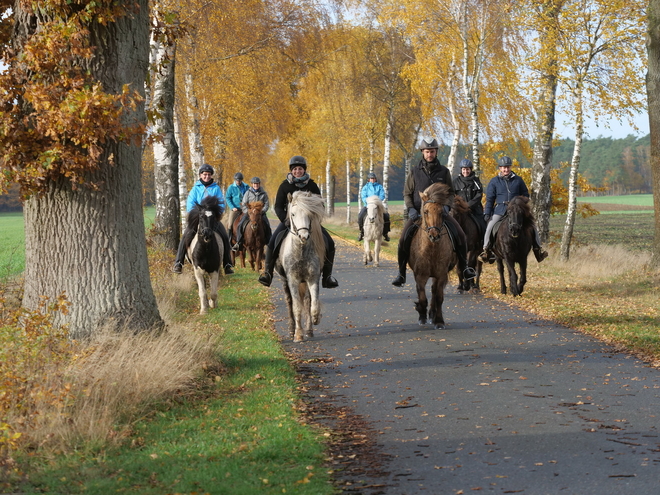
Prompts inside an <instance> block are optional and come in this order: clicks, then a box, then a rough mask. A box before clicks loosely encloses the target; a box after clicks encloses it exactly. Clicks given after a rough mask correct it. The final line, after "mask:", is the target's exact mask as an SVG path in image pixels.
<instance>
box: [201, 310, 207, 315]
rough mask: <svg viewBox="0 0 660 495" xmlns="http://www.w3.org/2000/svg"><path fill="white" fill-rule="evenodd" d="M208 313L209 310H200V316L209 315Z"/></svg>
mask: <svg viewBox="0 0 660 495" xmlns="http://www.w3.org/2000/svg"><path fill="white" fill-rule="evenodd" d="M208 312H209V311H208V309H200V310H199V314H200V315H205V314H207V313H208Z"/></svg>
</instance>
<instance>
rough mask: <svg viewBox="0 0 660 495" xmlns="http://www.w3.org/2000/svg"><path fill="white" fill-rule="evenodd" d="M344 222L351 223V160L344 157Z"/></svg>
mask: <svg viewBox="0 0 660 495" xmlns="http://www.w3.org/2000/svg"><path fill="white" fill-rule="evenodd" d="M346 223H351V161H350V160H349V159H348V157H347V158H346Z"/></svg>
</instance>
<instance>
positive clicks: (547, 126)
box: [530, 0, 563, 243]
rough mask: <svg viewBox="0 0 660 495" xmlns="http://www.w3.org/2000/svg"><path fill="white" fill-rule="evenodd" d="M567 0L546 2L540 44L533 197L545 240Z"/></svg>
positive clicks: (548, 220) (547, 227)
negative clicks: (560, 19) (561, 32)
mask: <svg viewBox="0 0 660 495" xmlns="http://www.w3.org/2000/svg"><path fill="white" fill-rule="evenodd" d="M562 6H563V1H562V0H559V1H556V0H553V1H550V2H544V3H543V12H542V16H543V17H542V25H543V26H544V29H541V33H540V36H541V40H540V46H541V50H543V53H542V54H541V56H542V57H544V63H543V68H542V75H541V88H540V89H541V91H540V97H539V101H538V112H537V119H538V120H537V123H536V139H535V141H534V156H533V160H532V184H531V194H530V196H531V200H532V208H533V211H534V217H535V218H536V224H537V227H538V230H539V236H540V237H541V242H543V243H545V242H547V241H548V238H549V236H550V206H551V203H552V195H551V189H550V166H551V164H552V138H553V135H554V128H555V102H556V95H557V52H556V48H557V43H558V30H559V25H558V22H557V18H558V17H559V12H560V11H561V8H562Z"/></svg>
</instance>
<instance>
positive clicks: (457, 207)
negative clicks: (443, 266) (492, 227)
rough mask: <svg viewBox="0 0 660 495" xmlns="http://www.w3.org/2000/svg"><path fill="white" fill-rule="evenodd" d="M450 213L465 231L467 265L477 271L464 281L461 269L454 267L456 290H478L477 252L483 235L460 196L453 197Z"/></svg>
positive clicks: (479, 250) (480, 266)
mask: <svg viewBox="0 0 660 495" xmlns="http://www.w3.org/2000/svg"><path fill="white" fill-rule="evenodd" d="M451 215H452V216H453V217H454V218H455V219H456V221H457V222H458V224H459V225H460V226H461V228H462V229H463V232H465V237H466V239H467V265H468V266H469V267H472V268H474V271H475V272H477V277H476V278H474V279H472V280H470V281H466V280H464V279H463V271H462V270H459V269H458V267H456V274H457V275H458V290H459V291H461V292H462V291H466V290H467V291H469V290H474V291H477V292H478V291H479V290H480V289H479V279H480V278H481V270H482V268H483V263H482V262H481V260H480V259H479V254H480V253H481V250H482V248H483V243H484V242H483V241H484V239H483V235H482V234H481V233H480V231H479V227H477V224H476V223H475V221H474V219H473V218H472V215H470V207H469V206H468V204H467V202H466V201H465V200H464V199H463V198H461V197H460V196H456V197H455V198H454V207H453V208H452V209H451Z"/></svg>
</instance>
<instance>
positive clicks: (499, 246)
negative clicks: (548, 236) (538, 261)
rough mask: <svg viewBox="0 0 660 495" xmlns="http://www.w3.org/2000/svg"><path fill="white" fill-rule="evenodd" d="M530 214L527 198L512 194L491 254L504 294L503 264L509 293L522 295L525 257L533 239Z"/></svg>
mask: <svg viewBox="0 0 660 495" xmlns="http://www.w3.org/2000/svg"><path fill="white" fill-rule="evenodd" d="M533 236H534V216H533V214H532V210H531V208H530V207H529V198H526V197H524V196H516V197H515V198H513V199H512V200H511V201H509V205H508V206H507V209H506V215H504V217H502V223H501V224H500V227H499V229H498V230H497V233H496V234H495V242H494V244H493V253H495V256H496V257H497V270H498V271H499V272H500V292H501V293H502V294H506V282H505V281H504V264H505V263H506V267H507V270H508V272H509V287H510V289H511V294H513V295H514V296H519V295H520V294H522V292H523V289H524V288H525V283H526V282H527V257H528V256H529V252H530V250H531V249H532V240H533V239H534V237H533ZM516 263H518V267H519V269H520V278H518V274H517V273H516V265H515V264H516Z"/></svg>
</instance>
